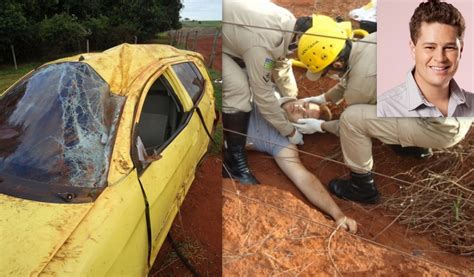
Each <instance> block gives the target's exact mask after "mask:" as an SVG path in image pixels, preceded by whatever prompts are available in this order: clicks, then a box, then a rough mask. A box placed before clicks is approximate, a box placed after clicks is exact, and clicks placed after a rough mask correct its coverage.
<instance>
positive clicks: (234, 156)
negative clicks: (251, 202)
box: [222, 0, 311, 184]
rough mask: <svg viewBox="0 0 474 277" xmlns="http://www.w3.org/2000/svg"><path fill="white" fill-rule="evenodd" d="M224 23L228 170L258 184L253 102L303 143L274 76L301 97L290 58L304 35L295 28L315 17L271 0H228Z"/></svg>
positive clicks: (290, 93)
mask: <svg viewBox="0 0 474 277" xmlns="http://www.w3.org/2000/svg"><path fill="white" fill-rule="evenodd" d="M223 21H224V22H223V23H224V25H223V27H222V34H223V47H222V48H223V55H222V65H223V72H222V79H223V96H222V123H223V127H224V132H223V133H224V150H223V152H224V162H223V169H222V174H223V176H224V177H232V178H235V179H238V180H239V181H240V182H241V183H244V184H257V183H258V181H257V180H256V178H255V177H254V176H253V174H252V173H251V172H250V170H249V168H248V165H247V156H246V153H245V141H246V137H245V136H244V135H246V134H247V128H248V122H249V118H250V111H251V110H252V104H251V102H252V101H253V102H254V103H255V104H256V106H257V107H258V108H259V110H260V113H261V114H262V116H263V117H264V118H265V120H267V121H268V122H270V123H271V124H272V125H273V126H274V127H275V128H276V129H277V130H278V132H280V134H282V135H283V136H286V137H288V138H289V140H290V142H291V143H292V144H303V136H302V134H301V133H300V132H298V130H297V129H296V128H295V127H294V126H293V125H292V124H291V123H290V122H289V121H288V119H287V118H286V116H285V115H284V113H283V112H282V110H281V109H280V106H279V104H278V100H277V98H276V97H275V95H274V94H273V91H274V90H273V86H274V84H273V83H272V78H273V80H274V81H275V83H276V85H277V86H278V88H279V90H280V91H281V93H282V94H283V96H294V97H296V95H297V93H298V90H297V86H296V81H295V78H294V75H293V71H292V69H291V64H290V63H289V61H288V59H286V56H287V55H288V54H290V53H291V52H292V51H294V49H296V46H297V40H298V37H299V36H298V34H297V33H293V32H292V31H293V30H294V31H298V32H304V31H306V30H307V29H308V28H309V27H311V18H310V17H301V18H298V19H296V18H295V17H294V16H293V14H292V13H291V12H289V11H288V10H286V9H284V8H282V7H279V6H277V5H275V4H274V3H272V2H270V1H266V0H252V1H249V0H244V1H242V0H224V1H223ZM258 27H263V28H258ZM227 130H232V131H235V132H237V133H234V132H231V131H227ZM240 134H244V135H240Z"/></svg>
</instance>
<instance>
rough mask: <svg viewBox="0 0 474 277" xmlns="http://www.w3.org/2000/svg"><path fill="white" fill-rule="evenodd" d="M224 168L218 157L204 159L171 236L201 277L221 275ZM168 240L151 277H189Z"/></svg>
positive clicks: (211, 156) (176, 219) (151, 272)
mask: <svg viewBox="0 0 474 277" xmlns="http://www.w3.org/2000/svg"><path fill="white" fill-rule="evenodd" d="M221 166H222V160H221V158H220V157H219V156H215V155H210V156H207V157H205V159H204V160H203V162H202V164H201V165H200V166H199V169H198V170H197V173H196V179H195V180H194V182H193V184H192V185H191V188H190V189H189V192H188V194H187V195H186V198H185V200H184V202H183V205H182V206H181V209H180V211H179V213H178V215H177V216H176V218H175V220H174V222H173V226H172V227H171V230H170V233H171V235H172V238H173V240H174V241H175V242H176V244H177V245H178V248H179V249H180V250H181V252H182V253H183V254H184V256H186V258H188V259H189V261H190V263H191V264H192V265H193V266H194V267H195V268H196V271H197V272H199V273H200V274H201V275H202V276H221V275H222V228H221V226H222V217H221V208H222V196H221V195H222V190H221V183H222V179H221V176H220V174H216V171H219V173H220V168H221ZM190 275H191V273H190V271H189V270H188V269H187V268H186V267H185V266H184V264H183V263H182V262H181V260H180V259H179V258H178V256H177V255H176V253H175V252H174V251H173V249H172V247H171V244H170V242H169V241H168V240H166V241H165V243H164V244H163V246H162V248H161V250H160V253H159V254H158V257H157V259H156V261H155V263H154V265H153V267H152V269H151V271H150V274H149V276H190Z"/></svg>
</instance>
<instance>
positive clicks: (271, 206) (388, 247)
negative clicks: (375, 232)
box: [222, 179, 464, 275]
mask: <svg viewBox="0 0 474 277" xmlns="http://www.w3.org/2000/svg"><path fill="white" fill-rule="evenodd" d="M232 182H234V181H233V179H232ZM222 190H223V191H224V192H227V193H229V194H235V195H236V196H237V198H239V199H240V198H245V199H247V200H249V201H252V202H256V203H259V204H261V205H263V206H267V207H270V208H273V209H275V210H278V211H280V212H284V213H287V214H289V215H291V216H294V217H297V218H300V219H302V220H305V221H308V222H311V223H314V224H316V225H319V226H323V227H325V228H328V229H330V230H332V231H334V230H336V228H334V227H333V226H329V225H326V224H324V223H321V222H318V221H316V220H313V219H311V218H308V217H307V216H304V215H300V214H297V213H295V212H292V211H288V210H285V209H284V208H280V207H277V206H275V205H272V204H269V203H267V202H263V201H261V200H260V199H257V198H252V197H248V196H245V195H242V194H240V193H238V192H234V191H231V190H229V189H225V188H223V189H222ZM346 234H348V235H350V236H352V237H354V238H358V239H360V240H362V241H366V242H368V243H371V244H373V245H376V246H379V247H382V248H385V249H387V250H390V251H394V252H397V253H400V254H401V255H404V256H409V257H411V258H413V259H416V260H420V261H424V262H427V263H430V264H433V265H436V266H439V267H441V268H444V269H446V270H448V271H451V272H453V273H457V274H459V275H464V273H463V272H460V271H458V270H456V269H454V268H451V267H449V266H447V265H443V264H440V263H437V262H435V261H431V260H429V259H426V258H422V257H419V256H416V255H413V254H411V253H408V252H405V251H403V250H400V249H397V248H394V247H391V246H388V245H385V244H382V243H380V242H376V241H374V240H371V239H368V238H365V237H362V236H359V235H356V234H352V233H350V232H346Z"/></svg>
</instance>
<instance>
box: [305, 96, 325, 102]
mask: <svg viewBox="0 0 474 277" xmlns="http://www.w3.org/2000/svg"><path fill="white" fill-rule="evenodd" d="M303 100H304V101H305V102H312V103H315V104H324V103H326V102H327V101H326V97H324V94H321V95H318V96H312V97H306V98H303Z"/></svg>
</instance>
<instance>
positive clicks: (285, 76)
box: [272, 59, 298, 97]
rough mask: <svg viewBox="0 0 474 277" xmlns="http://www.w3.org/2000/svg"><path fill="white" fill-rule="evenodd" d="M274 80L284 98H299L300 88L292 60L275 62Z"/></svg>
mask: <svg viewBox="0 0 474 277" xmlns="http://www.w3.org/2000/svg"><path fill="white" fill-rule="evenodd" d="M272 73H273V80H275V83H276V85H277V87H278V89H279V90H280V92H281V94H282V96H290V97H297V96H298V86H297V85H296V79H295V75H294V74H293V68H292V67H291V60H289V59H282V60H278V61H276V62H275V67H274V68H273V72H272Z"/></svg>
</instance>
